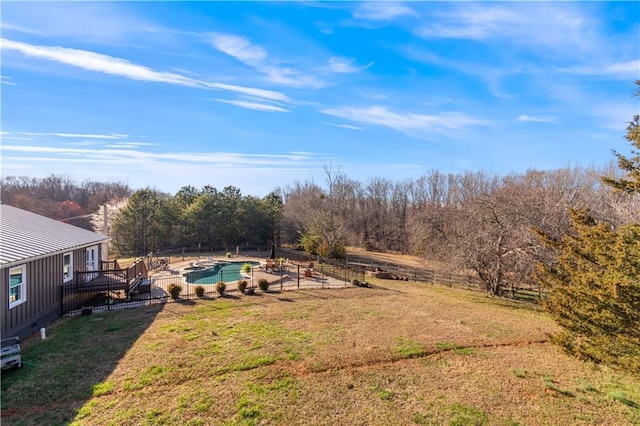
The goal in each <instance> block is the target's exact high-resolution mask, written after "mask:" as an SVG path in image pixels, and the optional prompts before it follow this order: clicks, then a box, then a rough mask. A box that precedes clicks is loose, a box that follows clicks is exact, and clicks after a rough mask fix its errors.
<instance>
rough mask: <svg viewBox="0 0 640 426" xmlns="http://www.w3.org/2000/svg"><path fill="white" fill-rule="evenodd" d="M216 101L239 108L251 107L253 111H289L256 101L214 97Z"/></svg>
mask: <svg viewBox="0 0 640 426" xmlns="http://www.w3.org/2000/svg"><path fill="white" fill-rule="evenodd" d="M216 101H218V102H223V103H226V104H230V105H235V106H237V107H241V108H247V109H252V110H255V111H265V112H290V111H289V110H288V109H286V108H282V107H280V106H277V105H269V104H264V103H258V102H248V101H238V100H229V99H216Z"/></svg>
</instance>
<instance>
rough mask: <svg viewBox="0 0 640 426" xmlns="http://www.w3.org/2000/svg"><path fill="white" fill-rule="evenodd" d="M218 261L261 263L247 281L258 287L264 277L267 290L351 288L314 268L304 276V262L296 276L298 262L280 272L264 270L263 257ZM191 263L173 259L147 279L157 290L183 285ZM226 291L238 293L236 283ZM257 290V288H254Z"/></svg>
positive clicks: (342, 281)
mask: <svg viewBox="0 0 640 426" xmlns="http://www.w3.org/2000/svg"><path fill="white" fill-rule="evenodd" d="M216 260H219V261H220V262H225V261H232V262H260V266H258V267H255V268H254V269H253V271H252V276H253V284H252V283H251V279H247V281H248V282H249V286H250V287H251V286H254V287H256V289H257V282H258V280H260V279H266V280H267V281H269V284H270V285H269V289H270V290H297V289H318V288H345V287H352V284H351V283H350V282H345V281H344V280H338V279H336V278H333V277H330V276H327V275H322V274H321V273H319V272H318V271H317V270H315V271H314V272H313V274H312V276H311V277H310V278H309V277H305V276H304V272H303V268H304V267H306V264H304V265H303V264H300V272H301V274H300V277H298V272H297V271H298V264H297V263H289V264H287V265H285V267H284V270H283V271H282V272H278V271H267V270H266V269H265V265H266V259H264V258H255V257H243V256H240V257H233V258H231V259H216ZM200 261H201V262H207V259H200ZM193 263H197V261H184V262H175V263H172V264H170V265H169V267H168V268H167V270H165V271H158V272H155V273H152V274H151V275H150V278H152V279H155V284H156V290H158V291H166V287H167V286H168V285H169V284H172V283H176V284H183V285H184V284H185V283H186V281H185V278H184V276H183V273H182V272H181V271H182V269H183V268H185V267H188V266H190V265H191V264H193ZM195 286H196V284H190V285H189V286H186V288H185V286H183V292H184V291H186V292H187V293H183V294H189V293H191V288H192V287H193V288H195ZM227 287H228V290H227V291H226V293H231V294H233V293H237V292H238V290H237V289H236V287H235V285H231V286H227ZM257 291H260V290H257Z"/></svg>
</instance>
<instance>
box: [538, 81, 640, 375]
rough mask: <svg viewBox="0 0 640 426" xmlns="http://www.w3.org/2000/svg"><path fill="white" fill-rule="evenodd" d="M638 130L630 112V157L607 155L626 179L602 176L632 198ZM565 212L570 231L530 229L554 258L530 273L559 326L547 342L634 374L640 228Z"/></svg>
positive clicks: (639, 180) (638, 352)
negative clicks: (551, 233) (557, 235)
mask: <svg viewBox="0 0 640 426" xmlns="http://www.w3.org/2000/svg"><path fill="white" fill-rule="evenodd" d="M636 85H638V87H639V88H640V81H636ZM636 96H640V89H639V90H638V91H637V92H636ZM639 129H640V126H639V117H638V115H636V116H635V117H634V119H633V121H632V122H631V123H630V124H629V126H628V127H627V140H629V142H631V144H632V145H633V146H634V147H635V150H633V151H632V154H633V156H632V157H631V158H627V157H625V156H623V155H621V154H619V153H616V154H615V155H616V156H617V158H618V164H619V167H620V168H621V169H622V170H624V171H626V172H627V173H626V176H625V177H623V178H620V179H611V178H603V179H602V180H603V182H604V183H605V184H607V185H610V186H611V187H612V188H613V190H615V191H623V192H626V193H628V194H633V195H640V151H638V150H640V130H639ZM570 214H571V223H572V228H573V229H572V230H571V232H569V233H567V234H566V235H564V236H563V237H562V238H560V239H554V238H552V237H550V236H549V235H546V234H544V233H542V232H539V231H538V232H537V233H538V235H539V236H540V238H541V240H542V241H543V243H544V244H545V245H546V246H547V247H549V248H550V249H551V250H552V251H553V252H554V253H555V254H556V259H555V261H554V262H552V263H549V264H542V263H540V264H539V265H538V270H537V273H536V274H535V276H534V279H535V280H536V281H537V282H538V283H539V284H540V285H541V286H542V287H543V288H545V289H546V290H547V294H548V297H547V298H546V299H545V300H544V301H543V305H544V307H545V309H546V310H547V311H548V312H549V314H550V315H551V316H552V318H553V319H554V320H555V321H556V322H557V323H558V324H559V325H560V326H561V328H562V331H561V332H560V333H559V334H557V335H555V336H554V337H553V338H554V340H555V341H556V342H557V343H558V344H559V345H560V346H561V347H563V348H564V349H565V350H566V351H567V352H569V353H571V354H573V355H575V356H577V357H579V358H583V359H587V360H591V361H594V362H598V363H605V364H610V365H614V366H618V367H620V368H624V369H626V370H628V371H633V372H635V373H640V224H638V223H628V224H625V225H622V226H620V227H619V228H617V229H614V228H613V227H612V226H611V225H610V224H608V223H605V222H598V221H596V220H595V219H594V218H593V217H592V216H591V215H590V213H589V211H588V210H572V211H571V212H570Z"/></svg>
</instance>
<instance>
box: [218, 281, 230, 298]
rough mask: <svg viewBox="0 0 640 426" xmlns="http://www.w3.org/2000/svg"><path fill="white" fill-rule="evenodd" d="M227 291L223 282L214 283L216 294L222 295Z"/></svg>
mask: <svg viewBox="0 0 640 426" xmlns="http://www.w3.org/2000/svg"><path fill="white" fill-rule="evenodd" d="M226 289H227V285H226V284H225V283H224V281H218V282H217V283H216V291H217V292H218V294H220V295H222V294H224V291H225V290H226Z"/></svg>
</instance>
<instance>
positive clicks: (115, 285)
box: [77, 274, 130, 293]
mask: <svg viewBox="0 0 640 426" xmlns="http://www.w3.org/2000/svg"><path fill="white" fill-rule="evenodd" d="M129 289H130V285H129V280H127V279H121V278H116V277H113V276H109V275H100V274H99V275H98V276H97V277H96V278H94V279H92V280H90V281H88V282H86V283H83V284H78V286H77V290H78V292H80V293H98V292H103V291H116V290H124V291H126V292H127V293H128V292H129Z"/></svg>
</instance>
